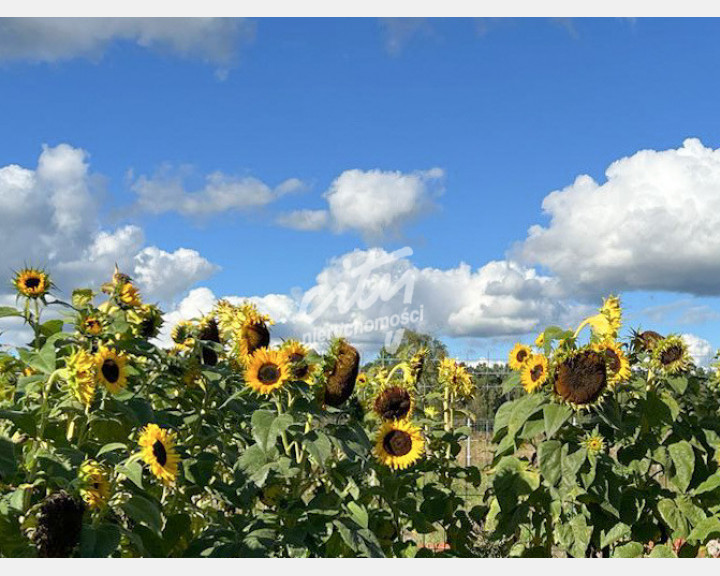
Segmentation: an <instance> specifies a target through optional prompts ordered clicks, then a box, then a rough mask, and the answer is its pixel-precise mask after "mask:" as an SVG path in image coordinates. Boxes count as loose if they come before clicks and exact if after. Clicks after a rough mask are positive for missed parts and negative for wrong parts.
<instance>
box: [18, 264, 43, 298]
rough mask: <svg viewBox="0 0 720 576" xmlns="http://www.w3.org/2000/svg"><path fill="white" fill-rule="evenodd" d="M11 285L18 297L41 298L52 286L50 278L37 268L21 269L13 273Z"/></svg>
mask: <svg viewBox="0 0 720 576" xmlns="http://www.w3.org/2000/svg"><path fill="white" fill-rule="evenodd" d="M13 285H14V286H15V289H16V290H17V292H18V294H19V295H20V296H25V297H26V298H42V297H43V296H45V295H46V294H47V293H48V292H49V291H50V289H51V288H52V286H53V283H52V281H51V280H50V276H49V275H48V274H47V273H46V272H44V271H43V270H38V269H37V268H23V269H22V270H18V271H17V272H16V273H15V277H14V278H13Z"/></svg>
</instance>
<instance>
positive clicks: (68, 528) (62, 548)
mask: <svg viewBox="0 0 720 576" xmlns="http://www.w3.org/2000/svg"><path fill="white" fill-rule="evenodd" d="M84 513H85V505H84V504H83V502H82V500H79V499H78V498H73V497H72V496H70V495H69V494H68V493H67V492H65V491H60V492H55V493H54V494H52V495H50V496H48V497H47V498H46V499H45V501H44V502H43V503H42V505H41V506H40V513H39V514H38V518H37V528H36V529H35V533H34V534H33V542H34V543H35V546H36V547H37V550H38V556H40V557H41V558H69V557H70V556H71V555H72V553H73V551H74V550H75V548H76V547H77V545H78V544H79V543H80V531H81V529H82V519H83V514H84Z"/></svg>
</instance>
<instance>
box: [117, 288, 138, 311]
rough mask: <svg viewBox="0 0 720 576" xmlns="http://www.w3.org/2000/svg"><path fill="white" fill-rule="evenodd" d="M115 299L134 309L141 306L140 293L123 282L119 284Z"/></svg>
mask: <svg viewBox="0 0 720 576" xmlns="http://www.w3.org/2000/svg"><path fill="white" fill-rule="evenodd" d="M117 297H118V300H119V301H120V303H122V304H124V305H125V306H129V307H131V308H135V307H137V306H140V305H141V304H142V300H141V299H140V291H139V290H138V289H137V287H135V286H134V285H133V284H131V283H130V282H123V283H122V284H121V286H120V289H119V290H118V296H117Z"/></svg>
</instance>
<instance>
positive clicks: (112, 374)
mask: <svg viewBox="0 0 720 576" xmlns="http://www.w3.org/2000/svg"><path fill="white" fill-rule="evenodd" d="M101 370H102V375H103V376H104V377H105V380H107V381H108V382H110V383H111V384H114V383H115V382H117V381H118V378H120V367H119V366H118V365H117V362H115V360H113V359H112V358H108V359H107V360H105V362H103V365H102V368H101Z"/></svg>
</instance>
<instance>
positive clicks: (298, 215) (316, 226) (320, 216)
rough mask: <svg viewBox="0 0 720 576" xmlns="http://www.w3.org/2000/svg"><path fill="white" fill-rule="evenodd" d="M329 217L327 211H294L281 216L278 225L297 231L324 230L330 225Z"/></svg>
mask: <svg viewBox="0 0 720 576" xmlns="http://www.w3.org/2000/svg"><path fill="white" fill-rule="evenodd" d="M329 216H330V215H329V213H328V211H327V210H294V211H293V212H289V213H287V214H282V215H280V216H279V217H278V219H277V223H278V224H280V225H281V226H285V227H286V228H293V229H295V230H305V231H314V230H322V229H323V228H325V227H326V226H327V225H328V221H329Z"/></svg>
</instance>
